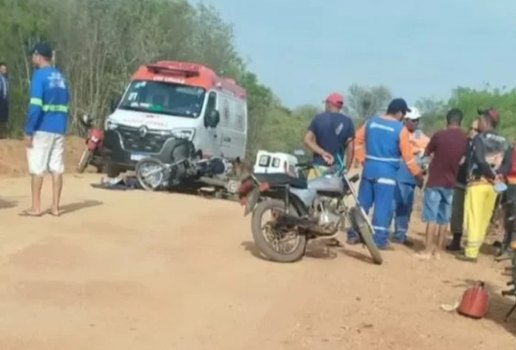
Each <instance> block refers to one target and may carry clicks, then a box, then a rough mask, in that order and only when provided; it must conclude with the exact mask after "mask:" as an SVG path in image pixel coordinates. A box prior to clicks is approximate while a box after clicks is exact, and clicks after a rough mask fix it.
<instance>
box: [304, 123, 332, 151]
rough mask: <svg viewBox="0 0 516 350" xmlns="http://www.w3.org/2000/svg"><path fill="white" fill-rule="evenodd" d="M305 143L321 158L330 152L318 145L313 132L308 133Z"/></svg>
mask: <svg viewBox="0 0 516 350" xmlns="http://www.w3.org/2000/svg"><path fill="white" fill-rule="evenodd" d="M304 143H305V146H306V147H308V149H309V150H310V151H312V152H313V153H316V154H318V155H320V156H321V157H324V156H325V155H327V154H328V152H326V151H325V150H323V149H322V148H321V147H319V145H318V144H317V139H316V138H315V134H314V133H313V132H312V130H308V131H307V132H306V134H305V139H304Z"/></svg>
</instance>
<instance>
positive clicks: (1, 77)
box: [0, 62, 9, 138]
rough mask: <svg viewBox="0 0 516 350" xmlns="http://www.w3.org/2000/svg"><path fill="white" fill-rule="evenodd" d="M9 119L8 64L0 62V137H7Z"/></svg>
mask: <svg viewBox="0 0 516 350" xmlns="http://www.w3.org/2000/svg"><path fill="white" fill-rule="evenodd" d="M8 121H9V81H8V79H7V65H6V64H5V63H3V62H0V138H3V137H6V136H7V135H6V133H7V122H8Z"/></svg>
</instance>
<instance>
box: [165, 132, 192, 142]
mask: <svg viewBox="0 0 516 350" xmlns="http://www.w3.org/2000/svg"><path fill="white" fill-rule="evenodd" d="M171 134H172V136H174V137H177V138H178V139H185V140H188V141H192V140H193V138H194V136H195V130H194V129H173V130H172V131H171Z"/></svg>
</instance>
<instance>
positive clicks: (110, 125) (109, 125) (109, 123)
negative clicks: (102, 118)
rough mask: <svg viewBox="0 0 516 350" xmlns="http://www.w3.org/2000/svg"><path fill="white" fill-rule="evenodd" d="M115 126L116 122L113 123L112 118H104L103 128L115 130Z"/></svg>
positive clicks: (116, 126)
mask: <svg viewBox="0 0 516 350" xmlns="http://www.w3.org/2000/svg"><path fill="white" fill-rule="evenodd" d="M116 128H118V124H117V123H115V122H114V121H112V120H109V119H108V120H106V124H105V125H104V129H105V130H115V129H116Z"/></svg>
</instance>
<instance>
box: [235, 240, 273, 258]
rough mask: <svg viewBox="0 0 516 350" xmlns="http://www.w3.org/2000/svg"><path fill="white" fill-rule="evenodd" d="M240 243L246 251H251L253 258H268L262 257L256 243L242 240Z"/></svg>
mask: <svg viewBox="0 0 516 350" xmlns="http://www.w3.org/2000/svg"><path fill="white" fill-rule="evenodd" d="M241 245H242V247H244V249H245V251H246V252H249V253H251V255H252V256H254V257H255V258H258V259H261V260H265V261H269V259H267V258H266V257H264V256H263V255H262V253H261V252H260V250H259V249H258V247H257V246H256V244H254V242H250V241H247V242H242V244H241Z"/></svg>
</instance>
